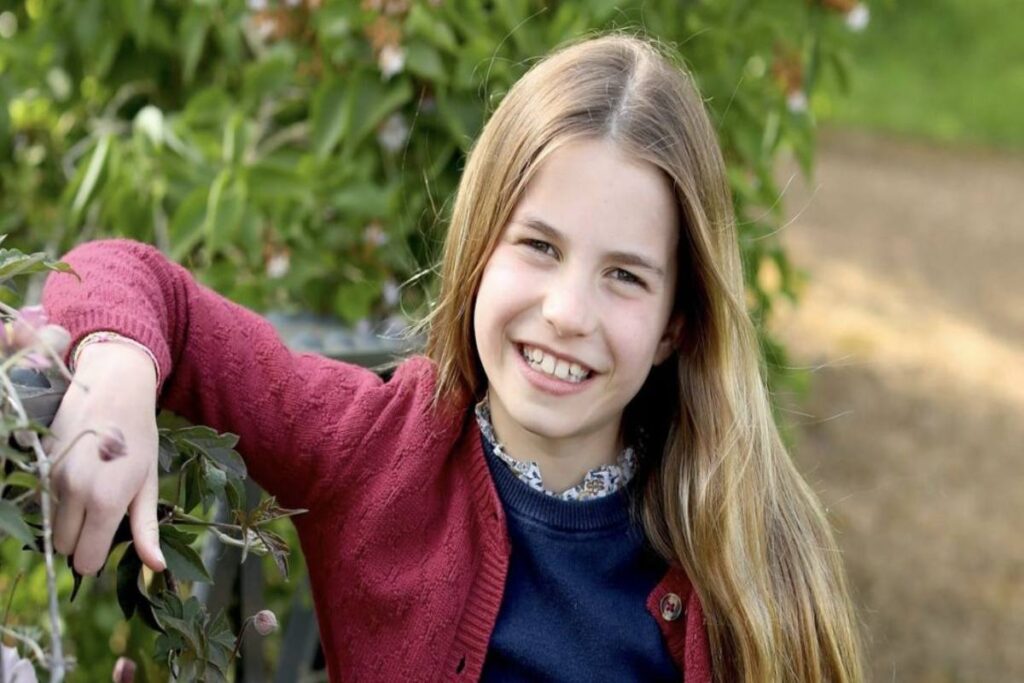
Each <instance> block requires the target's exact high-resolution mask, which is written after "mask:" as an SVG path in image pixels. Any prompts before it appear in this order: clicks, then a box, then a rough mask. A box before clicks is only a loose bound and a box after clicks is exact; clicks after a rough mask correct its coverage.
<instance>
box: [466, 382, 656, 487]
mask: <svg viewBox="0 0 1024 683" xmlns="http://www.w3.org/2000/svg"><path fill="white" fill-rule="evenodd" d="M476 420H477V424H479V425H480V431H481V432H483V435H484V438H485V439H487V443H488V445H490V447H491V449H492V450H493V452H494V454H495V455H496V456H497V457H498V458H500V459H501V460H502V462H504V463H505V464H506V465H508V466H509V468H510V469H511V470H512V472H514V473H515V475H516V476H517V477H518V478H519V480H520V481H522V482H524V483H525V484H526V485H527V486H529V487H530V488H532V489H534V490H535V491H540V492H541V493H545V494H547V495H549V496H552V497H554V498H558V499H559V500H594V499H597V498H603V497H605V496H607V495H610V494H612V493H615V492H616V491H618V490H619V489H621V488H622V487H623V486H625V485H626V484H628V483H629V481H630V480H631V479H632V478H633V475H634V474H636V451H635V450H634V449H633V447H632V446H626V447H625V448H624V449H622V453H620V454H619V457H618V460H617V462H616V463H615V464H614V465H601V466H600V467H595V468H593V469H591V470H588V471H587V473H586V474H585V475H584V476H583V481H581V482H580V483H579V484H576V485H575V486H573V487H570V488H568V489H566V490H564V491H562V492H561V493H556V492H555V491H552V490H550V489H548V488H546V487H545V486H544V477H542V476H541V472H540V466H539V465H537V463H536V461H534V460H518V459H516V458H513V457H512V456H511V455H509V454H508V452H507V451H506V450H505V448H504V446H502V445H501V441H499V440H498V436H497V434H495V433H494V425H493V424H492V423H491V408H490V405H489V403H488V401H487V398H486V397H484V399H483V400H482V401H480V402H479V403H477V404H476Z"/></svg>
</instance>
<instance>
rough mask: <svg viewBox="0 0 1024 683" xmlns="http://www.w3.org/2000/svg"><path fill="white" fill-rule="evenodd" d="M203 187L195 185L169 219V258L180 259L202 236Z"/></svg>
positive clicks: (203, 216)
mask: <svg viewBox="0 0 1024 683" xmlns="http://www.w3.org/2000/svg"><path fill="white" fill-rule="evenodd" d="M207 193H208V190H207V188H205V187H197V188H196V189H194V190H193V191H192V192H190V193H189V195H188V196H187V197H186V198H185V201H183V202H182V203H181V204H179V205H178V208H177V210H176V211H175V212H174V217H173V218H172V219H171V228H170V234H171V258H172V259H174V260H175V261H181V260H182V259H183V258H184V257H185V256H186V255H187V254H188V253H189V252H191V251H192V250H193V249H194V248H195V246H196V245H197V244H198V243H199V241H200V240H201V239H202V237H203V225H205V219H206V203H207V202H206V196H207Z"/></svg>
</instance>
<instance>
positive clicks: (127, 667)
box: [110, 657, 135, 683]
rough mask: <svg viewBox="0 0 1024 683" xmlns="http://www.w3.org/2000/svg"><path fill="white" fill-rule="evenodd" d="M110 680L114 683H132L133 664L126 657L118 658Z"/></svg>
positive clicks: (133, 674)
mask: <svg viewBox="0 0 1024 683" xmlns="http://www.w3.org/2000/svg"><path fill="white" fill-rule="evenodd" d="M110 680H112V681H113V682H114V683H132V681H134V680H135V662H133V661H132V660H130V659H128V658H127V657H118V658H117V662H116V663H115V664H114V673H113V675H111V677H110Z"/></svg>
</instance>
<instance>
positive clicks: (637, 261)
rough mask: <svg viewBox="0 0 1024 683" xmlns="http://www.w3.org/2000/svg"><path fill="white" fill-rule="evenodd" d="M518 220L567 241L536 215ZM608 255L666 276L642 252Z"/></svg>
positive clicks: (557, 239) (627, 263) (552, 237)
mask: <svg viewBox="0 0 1024 683" xmlns="http://www.w3.org/2000/svg"><path fill="white" fill-rule="evenodd" d="M516 222H517V223H519V224H520V225H524V226H526V227H528V228H533V229H534V230H536V231H537V232H541V233H544V234H545V235H547V236H548V237H549V238H551V239H553V240H555V241H559V242H564V241H565V235H563V234H562V233H561V232H559V230H558V229H557V228H555V227H554V226H553V225H551V224H550V223H547V222H546V221H543V220H541V219H540V218H537V217H536V216H527V217H526V218H523V219H521V220H518V221H516ZM606 255H607V256H608V257H610V258H611V259H612V260H613V261H616V262H618V263H622V264H624V265H628V266H634V267H636V268H643V269H645V270H649V271H651V272H652V273H654V274H655V275H657V276H659V277H665V271H664V270H663V269H662V268H660V267H658V266H657V265H655V264H654V262H652V261H651V260H650V259H648V258H647V257H645V256H641V255H640V254H636V253H633V252H631V251H609V252H608V253H607V254H606Z"/></svg>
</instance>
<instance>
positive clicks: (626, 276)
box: [612, 268, 647, 288]
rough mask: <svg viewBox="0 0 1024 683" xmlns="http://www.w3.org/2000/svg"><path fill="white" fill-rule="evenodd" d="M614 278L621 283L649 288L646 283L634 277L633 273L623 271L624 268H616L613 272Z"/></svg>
mask: <svg viewBox="0 0 1024 683" xmlns="http://www.w3.org/2000/svg"><path fill="white" fill-rule="evenodd" d="M612 277H614V278H615V279H616V280H618V281H619V282H625V283H626V284H630V285H640V286H641V287H645V288H646V286H647V283H646V282H644V281H643V280H641V279H640V278H638V277H637V276H636V275H633V273H631V272H629V271H628V270H623V269H622V268H616V269H615V270H613V271H612Z"/></svg>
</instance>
